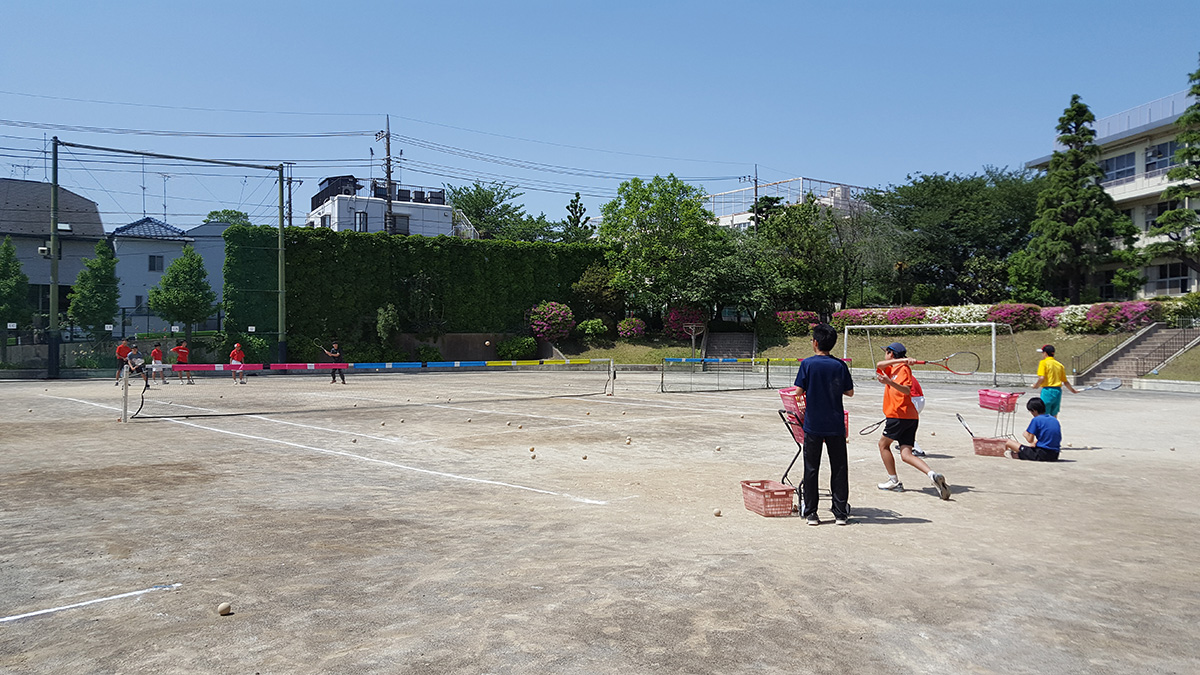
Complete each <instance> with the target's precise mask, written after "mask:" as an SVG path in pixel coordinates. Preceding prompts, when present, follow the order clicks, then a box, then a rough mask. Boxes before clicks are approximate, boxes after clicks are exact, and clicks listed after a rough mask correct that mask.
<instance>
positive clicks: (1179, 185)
mask: <svg viewBox="0 0 1200 675" xmlns="http://www.w3.org/2000/svg"><path fill="white" fill-rule="evenodd" d="M1188 82H1189V83H1191V85H1192V86H1191V91H1190V93H1191V95H1192V98H1193V99H1194V100H1195V103H1192V105H1190V106H1188V109H1187V110H1185V111H1183V114H1182V115H1180V116H1179V119H1178V120H1176V121H1175V126H1177V127H1179V135H1177V136H1176V137H1175V141H1176V143H1177V144H1178V146H1179V149H1178V150H1176V151H1175V161H1176V162H1178V164H1176V165H1175V166H1173V167H1172V168H1171V169H1170V170H1169V171H1167V178H1169V179H1170V180H1171V181H1172V185H1171V186H1170V187H1168V188H1167V189H1166V191H1165V192H1163V194H1162V199H1163V201H1166V202H1175V203H1176V205H1177V208H1174V209H1171V210H1170V211H1165V212H1163V213H1161V214H1159V216H1158V218H1157V219H1155V226H1154V227H1152V228H1150V231H1149V232H1147V233H1146V235H1147V236H1149V237H1163V239H1161V240H1159V241H1152V242H1150V243H1149V244H1148V245H1147V246H1146V252H1147V253H1148V254H1150V255H1151V256H1154V257H1156V258H1157V257H1166V258H1177V259H1178V260H1180V261H1181V262H1183V264H1185V265H1187V266H1188V267H1190V268H1191V269H1193V270H1195V271H1197V272H1200V218H1198V217H1197V215H1196V211H1195V210H1193V209H1194V208H1195V207H1197V206H1200V204H1197V202H1198V201H1200V195H1197V193H1196V188H1197V187H1198V186H1200V69H1198V70H1196V72H1194V73H1192V74H1191V75H1190V76H1189V77H1188Z"/></svg>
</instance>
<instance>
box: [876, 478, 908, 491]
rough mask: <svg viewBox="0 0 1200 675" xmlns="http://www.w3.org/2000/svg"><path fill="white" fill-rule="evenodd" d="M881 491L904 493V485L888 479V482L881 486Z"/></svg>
mask: <svg viewBox="0 0 1200 675" xmlns="http://www.w3.org/2000/svg"><path fill="white" fill-rule="evenodd" d="M879 489H880V490H891V491H892V492H904V483H901V482H900V481H899V480H897V479H895V478H891V477H888V479H887V481H885V482H883V483H880V484H879Z"/></svg>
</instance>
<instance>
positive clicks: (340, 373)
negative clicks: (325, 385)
mask: <svg viewBox="0 0 1200 675" xmlns="http://www.w3.org/2000/svg"><path fill="white" fill-rule="evenodd" d="M329 376H330V378H332V379H330V380H329V381H330V382H337V379H338V377H339V376H340V377H341V378H342V384H346V371H344V370H342V369H341V368H331V369H330V370H329Z"/></svg>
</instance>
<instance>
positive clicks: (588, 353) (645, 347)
mask: <svg viewBox="0 0 1200 675" xmlns="http://www.w3.org/2000/svg"><path fill="white" fill-rule="evenodd" d="M557 346H558V350H559V351H560V352H562V353H563V355H564V356H567V357H569V358H573V359H575V358H578V359H612V360H613V363H662V360H663V359H665V358H686V357H689V356H691V355H692V343H691V341H690V340H689V341H688V342H682V341H679V340H672V339H670V338H665V337H664V338H642V339H638V340H624V339H621V340H614V341H606V342H598V343H595V344H582V343H578V342H564V343H562V344H559V345H557ZM696 356H700V342H699V340H697V341H696Z"/></svg>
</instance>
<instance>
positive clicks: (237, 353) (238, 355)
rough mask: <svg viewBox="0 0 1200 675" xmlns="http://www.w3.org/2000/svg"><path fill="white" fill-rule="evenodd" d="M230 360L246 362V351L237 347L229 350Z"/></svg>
mask: <svg viewBox="0 0 1200 675" xmlns="http://www.w3.org/2000/svg"><path fill="white" fill-rule="evenodd" d="M229 360H230V361H241V362H242V363H245V362H246V354H245V352H243V351H242V350H240V349H235V350H233V351H231V352H229Z"/></svg>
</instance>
